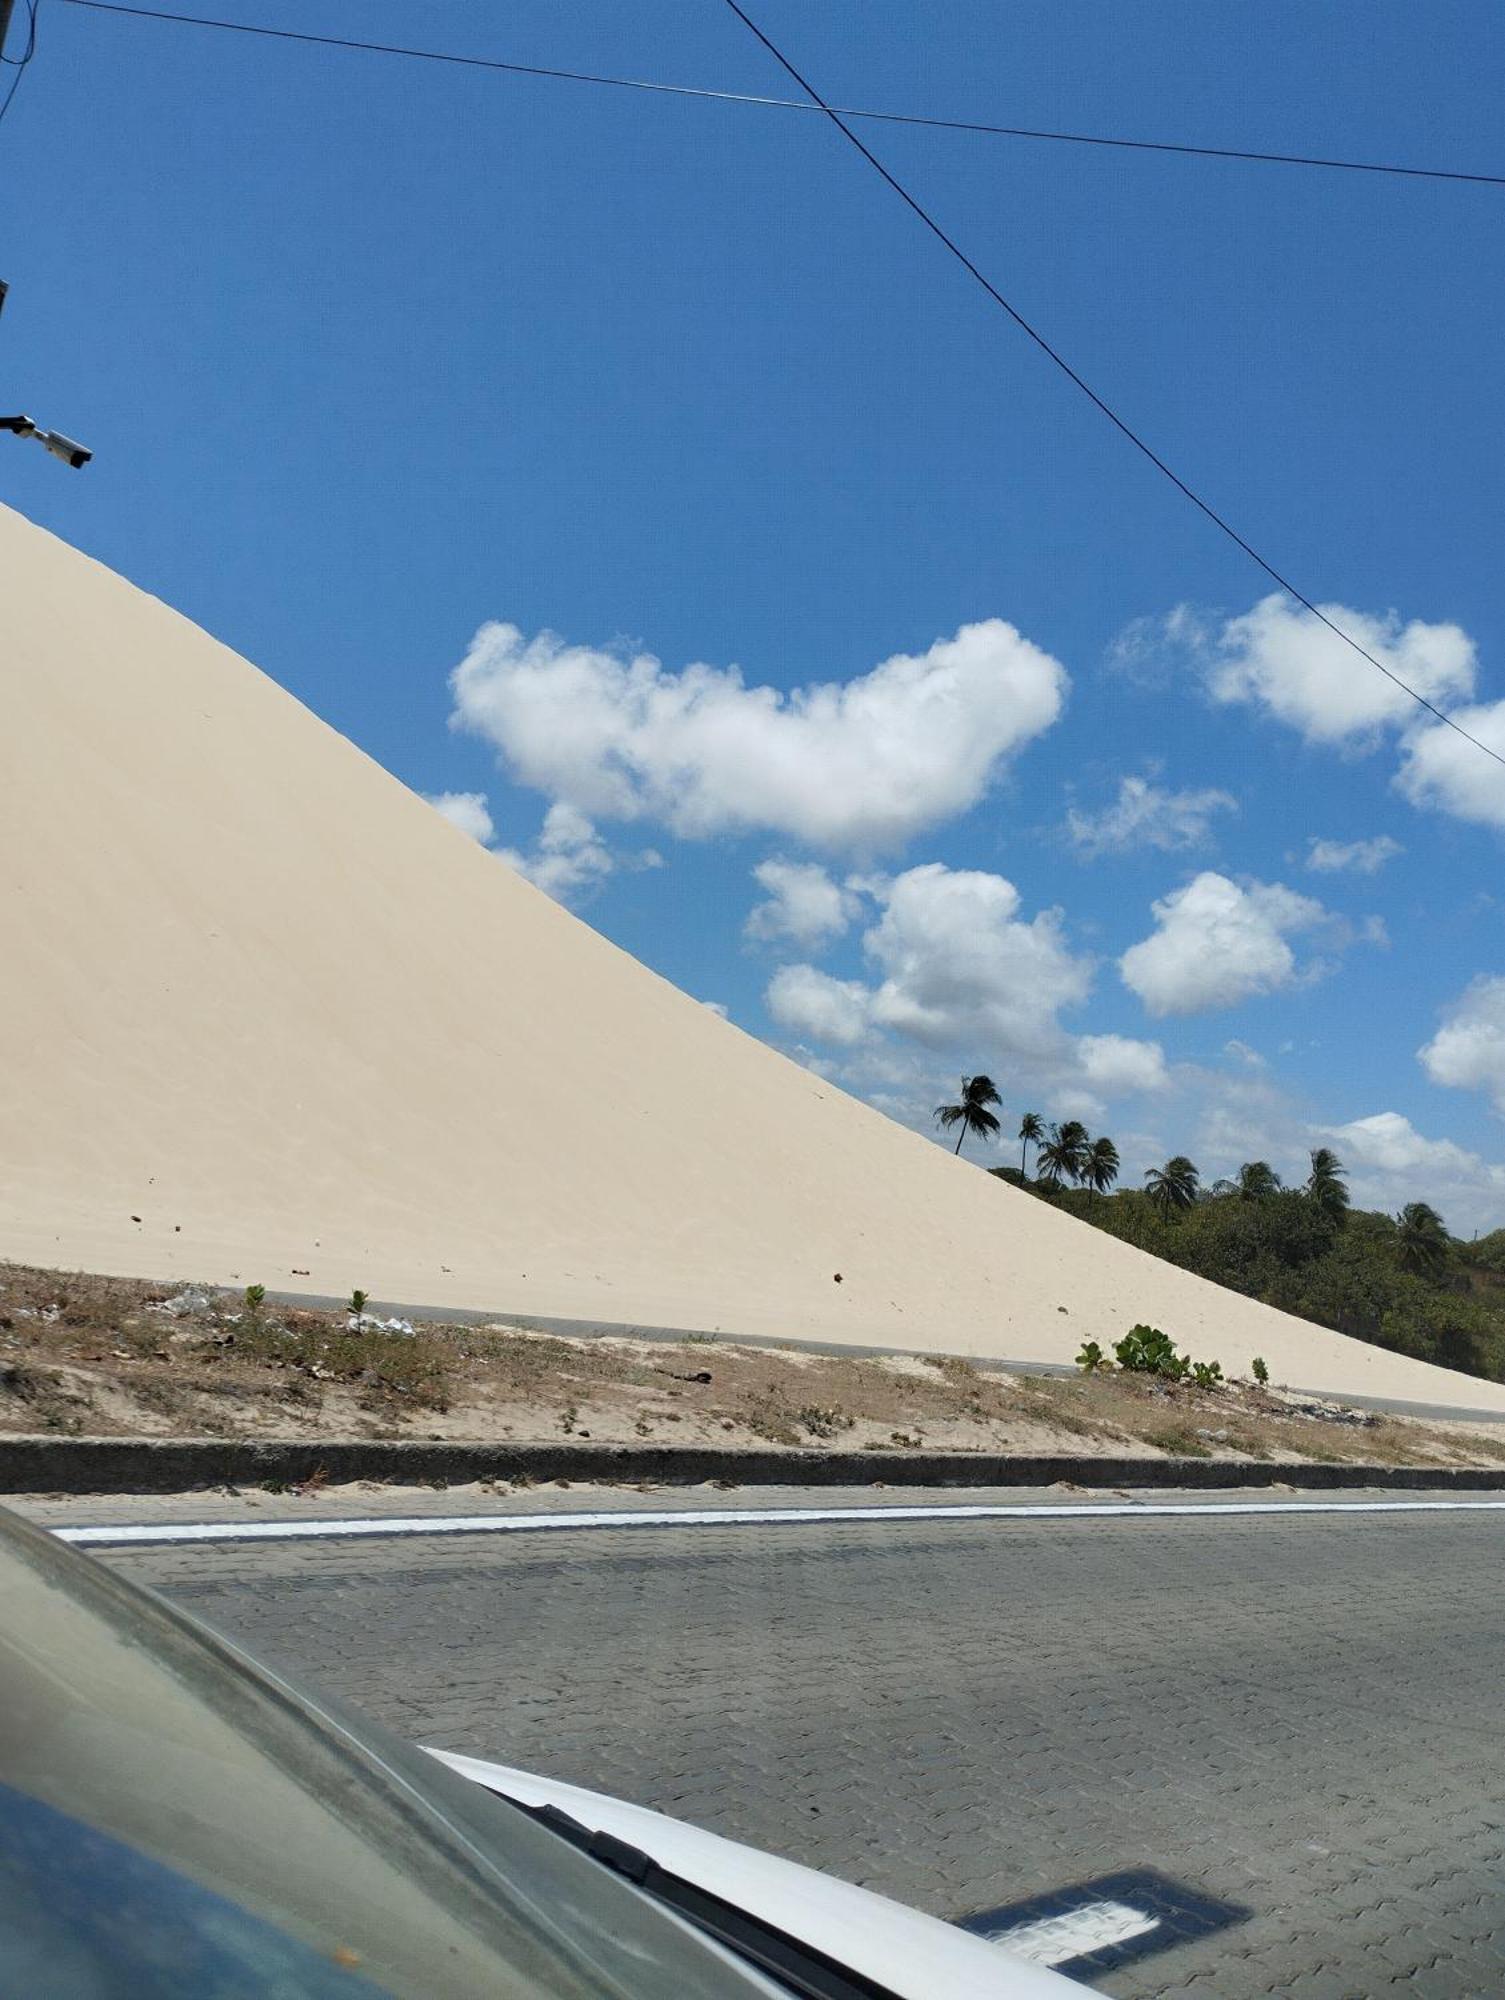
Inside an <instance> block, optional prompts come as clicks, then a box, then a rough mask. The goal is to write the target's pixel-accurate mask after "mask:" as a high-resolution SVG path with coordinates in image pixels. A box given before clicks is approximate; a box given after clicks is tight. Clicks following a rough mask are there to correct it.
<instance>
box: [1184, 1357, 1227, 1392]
mask: <svg viewBox="0 0 1505 2000" xmlns="http://www.w3.org/2000/svg"><path fill="white" fill-rule="evenodd" d="M1191 1379H1192V1380H1193V1382H1195V1383H1196V1385H1197V1387H1198V1388H1199V1389H1210V1388H1211V1387H1212V1386H1213V1384H1214V1383H1215V1382H1221V1381H1222V1379H1223V1369H1222V1364H1221V1363H1220V1362H1217V1361H1194V1362H1193V1363H1192V1364H1191Z"/></svg>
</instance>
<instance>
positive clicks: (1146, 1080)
mask: <svg viewBox="0 0 1505 2000" xmlns="http://www.w3.org/2000/svg"><path fill="white" fill-rule="evenodd" d="M1074 1049H1075V1054H1076V1059H1077V1062H1078V1064H1079V1065H1080V1068H1081V1074H1082V1077H1083V1079H1084V1081H1085V1082H1086V1084H1087V1086H1088V1088H1089V1089H1090V1090H1094V1091H1102V1092H1103V1093H1104V1095H1106V1096H1108V1097H1117V1096H1120V1095H1122V1094H1124V1093H1126V1092H1128V1091H1140V1090H1164V1089H1165V1087H1166V1085H1167V1083H1168V1082H1169V1081H1170V1075H1169V1072H1168V1071H1167V1069H1166V1067H1165V1050H1164V1049H1163V1048H1161V1046H1160V1044H1159V1042H1137V1041H1134V1040H1133V1039H1132V1038H1131V1037H1130V1036H1128V1035H1078V1037H1077V1039H1076V1042H1075V1044H1074Z"/></svg>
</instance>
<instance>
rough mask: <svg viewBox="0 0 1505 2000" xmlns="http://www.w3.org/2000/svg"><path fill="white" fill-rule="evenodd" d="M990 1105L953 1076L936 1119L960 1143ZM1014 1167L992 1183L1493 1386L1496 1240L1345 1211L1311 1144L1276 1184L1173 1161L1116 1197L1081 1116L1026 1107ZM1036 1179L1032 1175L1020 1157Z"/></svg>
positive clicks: (1327, 1158) (981, 1081)
mask: <svg viewBox="0 0 1505 2000" xmlns="http://www.w3.org/2000/svg"><path fill="white" fill-rule="evenodd" d="M1001 1105H1002V1099H1001V1097H1000V1095H999V1092H998V1089H997V1087H996V1085H995V1084H994V1083H993V1081H992V1079H991V1078H990V1077H987V1076H970V1077H964V1078H963V1079H962V1086H961V1091H960V1093H959V1095H958V1097H957V1099H956V1100H955V1101H954V1102H951V1103H948V1104H942V1105H938V1106H937V1107H936V1111H935V1119H936V1122H937V1124H939V1125H940V1126H941V1127H942V1128H943V1129H945V1130H947V1131H950V1130H956V1132H957V1142H956V1150H957V1152H958V1153H959V1152H960V1151H961V1148H962V1145H963V1143H964V1142H965V1141H966V1139H967V1138H969V1137H972V1138H975V1139H979V1140H989V1141H991V1140H994V1139H997V1138H999V1137H1000V1136H1001V1134H1002V1132H1003V1121H1002V1119H1001V1118H1000V1117H999V1115H998V1109H995V1107H999V1108H1001ZM1016 1137H1017V1139H1018V1142H1019V1149H1020V1151H1019V1165H1018V1166H1017V1167H1013V1166H1007V1167H994V1168H992V1169H991V1172H992V1173H993V1174H995V1175H996V1176H997V1177H998V1178H1000V1179H1002V1180H1006V1181H1009V1182H1011V1183H1012V1184H1013V1185H1015V1186H1017V1187H1022V1188H1024V1189H1025V1190H1026V1191H1027V1192H1028V1193H1030V1194H1032V1195H1034V1196H1036V1197H1037V1198H1038V1199H1040V1200H1044V1201H1048V1202H1050V1203H1051V1204H1052V1205H1053V1206H1055V1207H1058V1208H1064V1209H1066V1210H1067V1211H1068V1213H1071V1214H1075V1215H1077V1216H1079V1217H1080V1218H1081V1220H1083V1221H1085V1222H1089V1223H1092V1224H1093V1225H1094V1226H1095V1227H1097V1228H1100V1229H1103V1230H1105V1231H1107V1232H1108V1233H1110V1234H1112V1235H1115V1236H1119V1237H1121V1238H1123V1239H1124V1240H1125V1241H1128V1242H1131V1243H1134V1244H1136V1245H1137V1246H1138V1247H1139V1248H1140V1249H1143V1250H1147V1251H1149V1252H1151V1254H1153V1255H1155V1256H1159V1257H1164V1258H1165V1259H1166V1260H1167V1261H1168V1262H1170V1263H1175V1264H1179V1265H1181V1266H1182V1267H1183V1268H1185V1269H1188V1270H1193V1271H1196V1272H1197V1273H1198V1275H1199V1276H1202V1277H1206V1278H1210V1279H1211V1280H1212V1281H1213V1282H1214V1283H1216V1284H1221V1285H1226V1286H1228V1287H1229V1289H1231V1290H1233V1291H1238V1292H1244V1293H1246V1294H1248V1295H1249V1296H1250V1297H1253V1298H1258V1299H1262V1300H1264V1302H1265V1303H1266V1304H1268V1305H1273V1306H1278V1307H1280V1308H1281V1309H1282V1310H1283V1311H1285V1312H1290V1313H1294V1314H1296V1315H1297V1316H1298V1317H1299V1318H1303V1319H1309V1320H1313V1321H1315V1322H1316V1323H1317V1324H1319V1325H1322V1326H1330V1327H1333V1328H1335V1329H1336V1330H1337V1331H1338V1332H1340V1333H1347V1334H1350V1335H1352V1336H1354V1337H1355V1338H1357V1339H1360V1340H1367V1341H1370V1342H1372V1343H1374V1344H1375V1345H1378V1346H1382V1347H1388V1348H1391V1349H1393V1350H1395V1351H1396V1352H1399V1353H1405V1354H1411V1355H1415V1356H1416V1357H1417V1358H1419V1359H1422V1360H1428V1361H1436V1362H1439V1363H1441V1364H1442V1365H1443V1366H1445V1367H1451V1368H1460V1369H1463V1370H1465V1371H1467V1372H1469V1373H1472V1374H1477V1375H1484V1376H1488V1377H1490V1378H1492V1379H1495V1380H1505V1230H1497V1231H1495V1232H1494V1233H1493V1234H1492V1235H1490V1236H1487V1237H1485V1238H1484V1239H1483V1240H1482V1241H1475V1242H1474V1243H1462V1242H1460V1241H1459V1240H1458V1239H1457V1238H1455V1237H1454V1236H1453V1235H1452V1234H1451V1233H1450V1232H1449V1230H1448V1228H1447V1225H1446V1223H1445V1222H1444V1221H1443V1219H1442V1216H1441V1215H1440V1213H1439V1212H1438V1210H1437V1209H1436V1208H1435V1207H1433V1205H1432V1204H1431V1203H1430V1202H1426V1201H1412V1202H1408V1203H1407V1204H1406V1205H1405V1207H1404V1208H1402V1209H1401V1210H1400V1212H1399V1214H1397V1215H1394V1216H1391V1215H1387V1214H1383V1213H1380V1212H1378V1211H1372V1210H1365V1209H1356V1208H1354V1207H1353V1205H1352V1201H1351V1197H1350V1194H1349V1188H1348V1179H1347V1175H1346V1172H1345V1169H1344V1166H1343V1162H1342V1161H1341V1160H1340V1159H1339V1158H1338V1155H1337V1154H1336V1153H1335V1152H1334V1151H1333V1149H1332V1148H1331V1147H1329V1146H1318V1147H1315V1148H1314V1149H1313V1150H1312V1152H1311V1154H1310V1155H1309V1161H1308V1165H1309V1172H1308V1173H1307V1175H1306V1178H1305V1179H1304V1180H1303V1181H1301V1182H1300V1183H1299V1184H1298V1185H1296V1186H1288V1185H1286V1184H1285V1183H1284V1182H1283V1181H1282V1180H1281V1177H1280V1175H1279V1174H1278V1173H1276V1171H1275V1169H1274V1168H1273V1167H1272V1166H1271V1165H1270V1163H1269V1161H1267V1160H1246V1161H1245V1162H1244V1163H1243V1165H1242V1166H1240V1167H1239V1169H1238V1171H1237V1173H1236V1174H1234V1175H1232V1176H1230V1177H1228V1178H1226V1179H1218V1180H1214V1181H1212V1182H1211V1183H1206V1182H1204V1181H1203V1179H1202V1176H1201V1174H1200V1172H1199V1171H1198V1169H1197V1166H1196V1164H1195V1162H1194V1161H1192V1160H1191V1159H1189V1158H1188V1157H1187V1156H1186V1155H1185V1154H1184V1153H1176V1154H1173V1155H1172V1156H1171V1158H1170V1159H1168V1160H1166V1161H1165V1162H1164V1163H1163V1165H1160V1166H1155V1167H1150V1168H1148V1169H1147V1170H1146V1172H1145V1176H1144V1182H1145V1184H1144V1186H1143V1188H1132V1187H1131V1188H1120V1187H1118V1185H1117V1183H1118V1180H1119V1172H1120V1163H1119V1156H1118V1149H1117V1147H1116V1146H1115V1145H1114V1143H1113V1141H1112V1140H1111V1139H1110V1138H1108V1137H1107V1136H1106V1135H1099V1136H1096V1137H1094V1136H1093V1135H1092V1134H1091V1133H1090V1132H1089V1131H1088V1130H1087V1127H1086V1126H1085V1125H1084V1124H1083V1123H1082V1122H1081V1120H1079V1119H1072V1118H1068V1119H1063V1120H1061V1121H1060V1122H1059V1123H1051V1122H1049V1121H1047V1120H1046V1119H1045V1118H1044V1117H1042V1115H1041V1114H1040V1113H1039V1112H1037V1111H1026V1112H1025V1113H1024V1114H1023V1115H1022V1117H1021V1118H1020V1121H1019V1129H1018V1132H1017V1134H1016ZM1032 1149H1033V1153H1034V1169H1035V1171H1034V1174H1033V1176H1032V1175H1031V1174H1030V1171H1029V1168H1030V1153H1031V1150H1032Z"/></svg>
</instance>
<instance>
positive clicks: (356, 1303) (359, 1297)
mask: <svg viewBox="0 0 1505 2000" xmlns="http://www.w3.org/2000/svg"><path fill="white" fill-rule="evenodd" d="M349 1310H350V1311H351V1312H353V1313H354V1314H355V1315H356V1316H357V1317H359V1316H360V1314H362V1313H363V1312H364V1311H365V1310H366V1294H365V1293H364V1292H363V1291H361V1290H360V1289H359V1288H357V1289H356V1290H355V1291H353V1292H352V1293H351V1294H350V1306H349Z"/></svg>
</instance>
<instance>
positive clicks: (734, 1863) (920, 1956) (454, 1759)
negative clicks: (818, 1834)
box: [430, 1750, 1085, 2000]
mask: <svg viewBox="0 0 1505 2000" xmlns="http://www.w3.org/2000/svg"><path fill="white" fill-rule="evenodd" d="M430 1755H431V1756H434V1757H437V1758H438V1759H439V1760H440V1762H441V1763H444V1764H447V1765H448V1766H449V1767H450V1769H451V1770H452V1771H458V1772H459V1773H460V1774H461V1776H462V1777H466V1778H470V1779H473V1780H474V1782H475V1783H476V1784H478V1785H484V1786H485V1787H486V1789H487V1790H488V1791H490V1792H495V1793H497V1794H498V1795H499V1796H500V1797H502V1798H506V1799H511V1800H512V1801H513V1802H514V1803H515V1804H517V1805H520V1806H525V1807H528V1808H531V1809H534V1810H537V1809H538V1808H541V1807H545V1806H553V1807H554V1808H556V1809H557V1810H558V1811H560V1812H562V1813H566V1814H568V1815H569V1817H570V1818H571V1819H572V1820H576V1821H578V1822H579V1823H580V1825H582V1826H584V1827H588V1828H590V1829H591V1830H592V1831H594V1832H600V1833H604V1834H608V1835H610V1836H611V1837H612V1838H614V1839H616V1840H620V1841H623V1842H625V1843H627V1844H628V1845H629V1846H630V1847H634V1848H637V1849H638V1850H639V1851H640V1852H641V1853H643V1854H645V1855H647V1856H648V1857H649V1858H650V1859H651V1860H653V1861H655V1862H657V1863H658V1865H659V1867H660V1868H663V1869H666V1870H667V1871H668V1872H669V1873H670V1874H673V1875H677V1876H680V1877H682V1878H683V1879H684V1880H685V1881H687V1882H692V1883H694V1884H695V1886H696V1887H697V1888H699V1889H703V1890H705V1891H707V1892H708V1893H709V1894H711V1895H714V1896H718V1897H720V1898H721V1899H722V1900H723V1901H724V1902H727V1903H731V1904H733V1905H735V1906H736V1907H737V1908H738V1909H740V1910H744V1911H746V1912H747V1914H748V1915H749V1916H752V1917H755V1918H757V1919H759V1920H760V1921H761V1922H763V1923H766V1924H769V1925H771V1926H773V1928H775V1929H776V1930H780V1931H783V1932H785V1933H786V1934H787V1935H788V1936H790V1937H793V1938H797V1939H798V1940H799V1941H800V1942H801V1943H802V1944H805V1945H808V1946H810V1947H811V1948H812V1949H813V1950H816V1951H819V1952H822V1953H824V1954H825V1956H826V1957H828V1958H830V1959H834V1960H835V1961H836V1962H837V1963H838V1964H840V1965H844V1966H846V1967H848V1968H849V1969H850V1970H851V1971H852V1972H854V1973H860V1974H862V1975H863V1976H864V1977H866V1978H868V1979H871V1980H873V1981H874V1982H876V1983H877V1984H878V1985H880V1986H882V1987H884V1988H886V1989H887V1990H888V1991H889V1992H890V1993H894V1994H896V1995H900V1996H902V2000H934V1996H935V1995H936V1994H937V1993H945V1994H946V1995H947V1996H948V2000H1069V1996H1071V1995H1073V1994H1074V1995H1076V1996H1078V2000H1080V1996H1081V1994H1082V1993H1083V1992H1084V1990H1085V1989H1084V1988H1083V1987H1081V1986H1079V1985H1078V1984H1077V1982H1076V1981H1075V1980H1073V1979H1067V1978H1066V1977H1064V1975H1063V1974H1061V1973H1058V1972H1051V1971H1048V1970H1046V1969H1045V1968H1044V1967H1042V1966H1038V1965H1032V1964H1030V1962H1029V1961H1028V1960H1027V1959H1023V1958H1019V1957H1017V1956H1015V1955H1014V1954H1013V1953H1011V1952H1007V1951H1004V1950H1003V1949H1002V1948H1001V1947H1000V1946H998V1945H995V1944H989V1943H988V1942H987V1941H986V1940H985V1939H983V1938H978V1937H973V1936H972V1935H971V1934H970V1933H969V1932H967V1931H963V1930H958V1929H957V1928H956V1927H955V1926H954V1925H952V1924H947V1923H942V1922H941V1921H940V1920H939V1919H938V1918H936V1917H927V1916H924V1915H923V1914H921V1912H919V1911H918V1910H911V1909H906V1908H905V1906H904V1905H903V1904H902V1903H895V1902H892V1901H890V1899H889V1898H888V1897H886V1896H879V1895H875V1894H874V1893H873V1891H872V1890H870V1889H859V1888H858V1887H857V1886H856V1884H855V1883H852V1882H843V1881H842V1880H840V1878H839V1877H837V1876H835V1875H823V1874H821V1873H820V1872H819V1871H818V1870H817V1869H814V1868H805V1867H802V1866H801V1865H800V1864H799V1863H798V1862H795V1861H783V1860H781V1859H780V1858H779V1857H778V1856H777V1855H773V1854H765V1853H763V1852H762V1851H761V1850H760V1849H758V1848H755V1847H744V1846H743V1845H742V1844H741V1843H740V1842H739V1841H735V1840H726V1839H724V1838H723V1837H722V1836H721V1835H720V1834H716V1833H707V1832H705V1831H704V1829H703V1828H701V1827H698V1826H690V1825H688V1824H687V1823H686V1822H685V1821H684V1820H678V1819H670V1818H669V1817H668V1816H667V1814H664V1813H657V1812H650V1811H649V1810H648V1808H647V1807H646V1806H635V1805H631V1804H629V1803H628V1802H627V1801H626V1800H624V1799H614V1798H611V1797H609V1796H607V1795H606V1794H605V1793H602V1792H591V1791H586V1790H584V1789H583V1788H582V1787H581V1786H578V1785H566V1784H561V1783H559V1782H558V1781H557V1780H555V1779H553V1778H540V1777H538V1776H536V1775H535V1774H534V1773H533V1772H531V1771H518V1770H514V1769H513V1768H512V1767H511V1766H510V1765H506V1764H492V1763H488V1762H487V1761H486V1760H485V1759H483V1758H480V1757H462V1756H459V1755H457V1754H456V1753H454V1752H452V1751H448V1750H431V1751H430Z"/></svg>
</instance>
